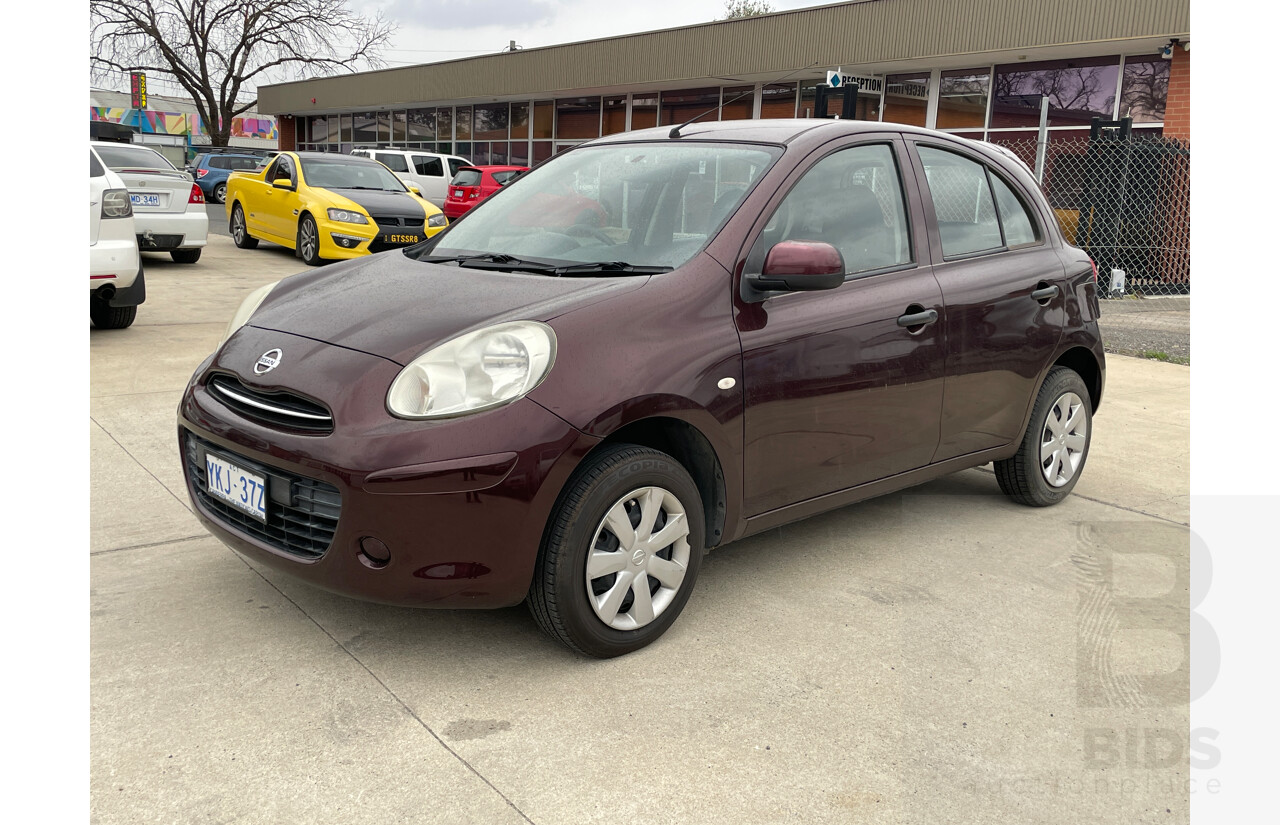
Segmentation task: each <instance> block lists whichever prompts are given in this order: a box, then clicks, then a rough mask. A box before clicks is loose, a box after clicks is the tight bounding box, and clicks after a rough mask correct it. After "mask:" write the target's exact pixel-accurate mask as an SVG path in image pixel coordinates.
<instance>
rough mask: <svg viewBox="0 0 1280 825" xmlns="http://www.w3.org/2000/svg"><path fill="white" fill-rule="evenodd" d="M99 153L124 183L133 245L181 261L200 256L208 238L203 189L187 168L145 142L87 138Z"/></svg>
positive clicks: (195, 259) (191, 259)
mask: <svg viewBox="0 0 1280 825" xmlns="http://www.w3.org/2000/svg"><path fill="white" fill-rule="evenodd" d="M90 145H91V146H92V147H93V149H95V150H96V151H97V153H98V157H100V158H101V159H102V162H103V163H104V164H106V166H107V168H108V169H110V170H111V171H113V172H115V173H116V174H117V175H119V176H120V178H121V180H123V181H124V183H125V186H127V187H129V200H130V202H131V203H132V205H133V223H134V229H135V230H136V231H137V234H138V248H139V249H141V250H142V251H144V252H168V253H169V256H170V257H172V258H173V260H175V261H177V262H178V263H180V264H193V263H195V262H196V261H198V260H200V250H201V248H202V247H203V246H204V245H205V244H206V243H208V240H209V216H208V215H207V214H205V211H204V203H205V201H204V192H202V191H200V187H199V186H197V185H196V184H195V183H193V182H192V180H191V176H190V175H188V174H187V173H186V172H183V171H180V170H178V169H175V168H174V166H173V164H171V163H170V162H169V161H168V160H166V159H165V157H164V156H163V155H161V154H160V153H159V152H157V151H155V150H154V149H149V148H147V147H146V146H137V145H133V144H128V143H92V144H90Z"/></svg>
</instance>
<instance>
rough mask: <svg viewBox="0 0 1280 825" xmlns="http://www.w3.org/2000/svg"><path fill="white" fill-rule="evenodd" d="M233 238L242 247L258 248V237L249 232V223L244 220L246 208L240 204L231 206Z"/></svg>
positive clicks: (229, 224)
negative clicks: (242, 207)
mask: <svg viewBox="0 0 1280 825" xmlns="http://www.w3.org/2000/svg"><path fill="white" fill-rule="evenodd" d="M228 229H229V231H230V232H231V239H232V240H234V241H235V242H236V246H238V247H240V248H241V249H257V248H258V239H257V238H255V237H253V236H252V235H250V234H249V225H248V224H246V223H245V222H244V210H243V209H241V208H240V204H238V203H237V204H236V205H235V206H233V207H231V220H230V222H229V223H228Z"/></svg>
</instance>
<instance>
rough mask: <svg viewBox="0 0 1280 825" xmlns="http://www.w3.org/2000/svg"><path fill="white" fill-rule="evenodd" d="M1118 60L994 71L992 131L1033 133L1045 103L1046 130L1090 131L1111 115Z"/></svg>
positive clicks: (1026, 65)
mask: <svg viewBox="0 0 1280 825" xmlns="http://www.w3.org/2000/svg"><path fill="white" fill-rule="evenodd" d="M1119 78H1120V58H1119V57H1087V58H1078V59H1074V60H1047V61H1044V62H1041V63H1010V64H1008V65H1005V66H996V77H995V85H994V90H993V92H992V97H993V101H992V105H991V128H993V129H1008V128H1018V127H1024V128H1028V127H1029V128H1035V127H1037V126H1039V125H1040V101H1041V100H1042V99H1043V98H1046V97H1047V98H1048V99H1049V125H1050V126H1088V125H1089V121H1090V120H1092V119H1093V118H1095V117H1100V118H1104V119H1107V120H1110V119H1111V118H1112V116H1113V114H1114V112H1115V104H1116V82H1117V81H1118V80H1119Z"/></svg>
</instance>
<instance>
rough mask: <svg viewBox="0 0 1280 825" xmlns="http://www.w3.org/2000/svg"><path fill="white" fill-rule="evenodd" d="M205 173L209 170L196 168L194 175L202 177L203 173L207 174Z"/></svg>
mask: <svg viewBox="0 0 1280 825" xmlns="http://www.w3.org/2000/svg"><path fill="white" fill-rule="evenodd" d="M207 174H209V170H208V169H197V170H196V177H197V178H203V177H204V176H205V175H207Z"/></svg>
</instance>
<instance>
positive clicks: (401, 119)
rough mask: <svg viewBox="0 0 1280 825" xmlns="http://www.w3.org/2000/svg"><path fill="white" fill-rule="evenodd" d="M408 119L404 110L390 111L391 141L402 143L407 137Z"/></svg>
mask: <svg viewBox="0 0 1280 825" xmlns="http://www.w3.org/2000/svg"><path fill="white" fill-rule="evenodd" d="M407 125H408V121H407V120H406V118H405V113H404V112H392V113H391V142H392V143H398V144H403V143H404V142H405V141H407V140H408V139H409V131H408V129H407V128H406V127H407Z"/></svg>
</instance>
